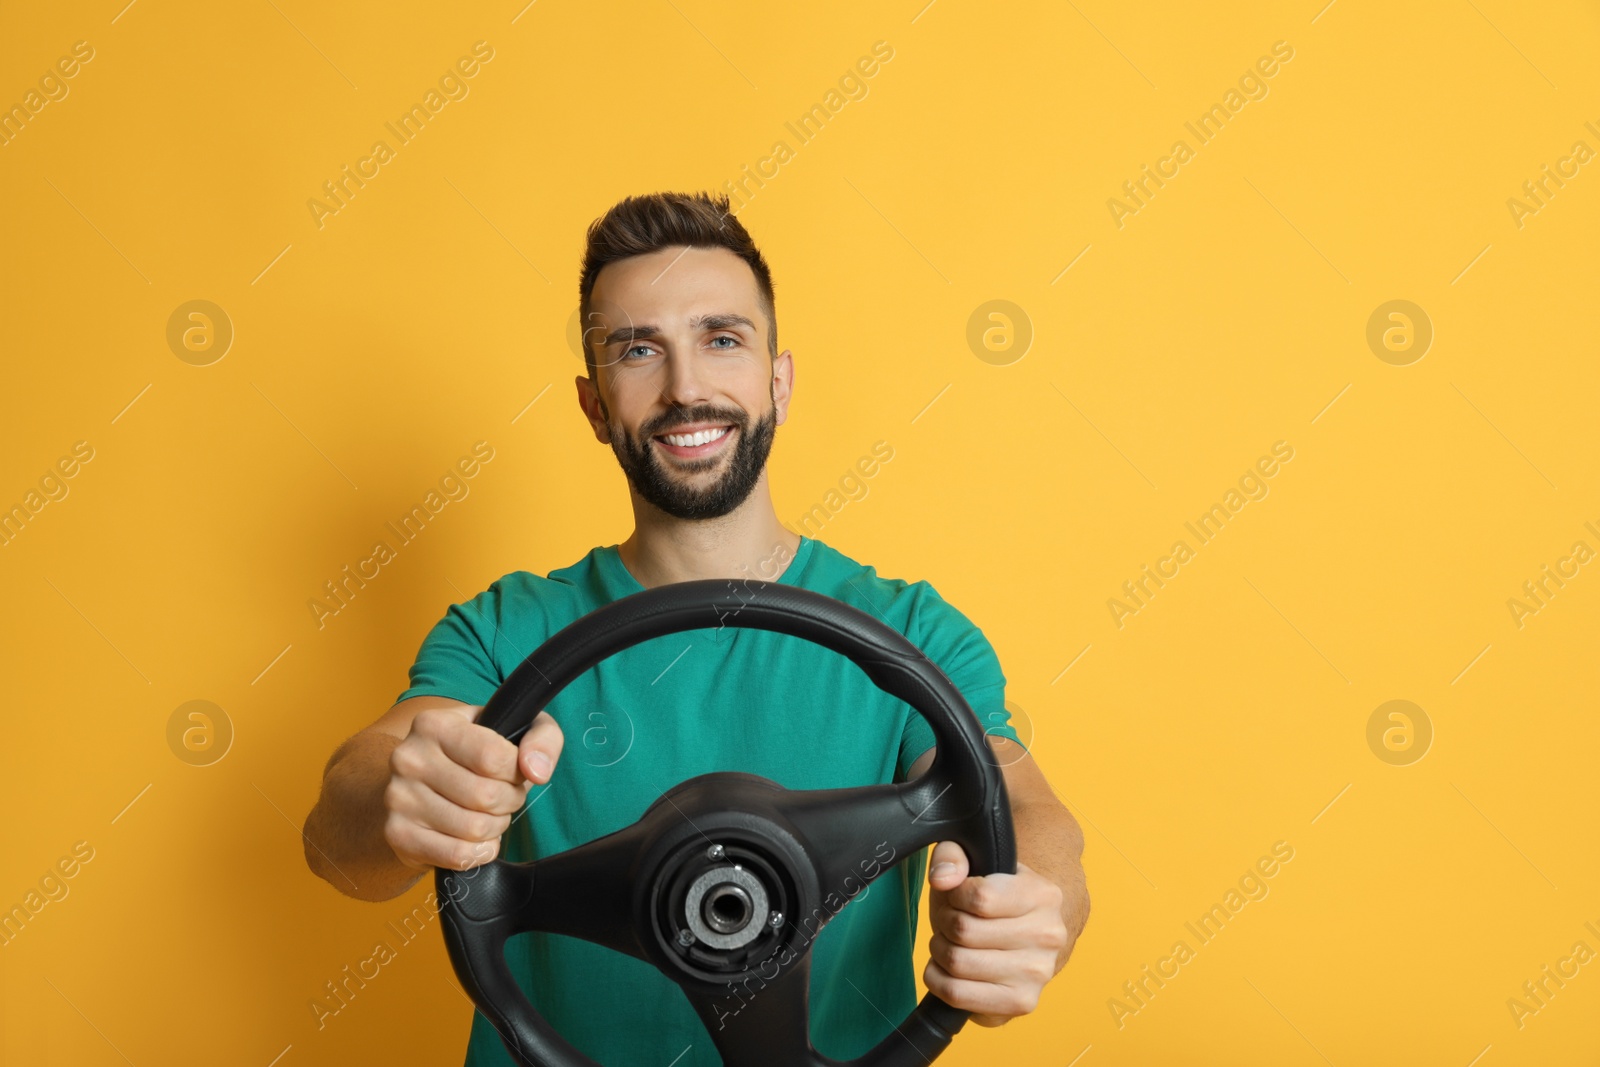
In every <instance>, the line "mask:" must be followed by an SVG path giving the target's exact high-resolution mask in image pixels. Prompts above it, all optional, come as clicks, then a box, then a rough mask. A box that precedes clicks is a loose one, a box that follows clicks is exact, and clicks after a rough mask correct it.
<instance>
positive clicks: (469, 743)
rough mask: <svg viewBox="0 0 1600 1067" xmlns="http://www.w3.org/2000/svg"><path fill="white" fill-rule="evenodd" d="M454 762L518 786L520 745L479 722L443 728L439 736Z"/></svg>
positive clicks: (443, 748)
mask: <svg viewBox="0 0 1600 1067" xmlns="http://www.w3.org/2000/svg"><path fill="white" fill-rule="evenodd" d="M435 738H436V740H437V741H438V742H439V748H440V749H441V750H442V751H443V752H444V754H445V755H446V756H449V757H450V760H451V762H453V763H455V764H457V765H458V766H461V767H465V768H466V769H467V770H469V771H471V772H473V773H474V774H477V775H481V776H483V777H485V778H498V779H500V780H501V781H503V782H510V783H512V784H513V785H515V784H517V746H516V745H514V744H512V743H511V742H510V741H507V740H506V739H505V738H503V737H501V736H500V735H499V734H497V733H495V732H494V731H493V730H491V729H489V728H488V727H487V726H479V725H478V724H477V723H470V722H469V723H463V724H461V725H459V726H455V727H453V728H448V729H441V730H439V731H438V733H437V734H436V735H435Z"/></svg>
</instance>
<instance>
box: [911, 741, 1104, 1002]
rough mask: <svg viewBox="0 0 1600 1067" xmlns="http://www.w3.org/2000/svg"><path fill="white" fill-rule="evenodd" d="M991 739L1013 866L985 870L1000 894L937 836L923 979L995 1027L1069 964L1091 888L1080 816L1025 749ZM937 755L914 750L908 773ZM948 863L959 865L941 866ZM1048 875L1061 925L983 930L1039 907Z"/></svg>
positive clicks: (957, 849)
mask: <svg viewBox="0 0 1600 1067" xmlns="http://www.w3.org/2000/svg"><path fill="white" fill-rule="evenodd" d="M987 740H988V742H989V747H990V751H991V752H993V754H994V757H995V760H996V761H997V762H998V763H999V764H1000V766H1001V774H1002V775H1003V776H1004V778H1005V783H1006V794H1007V797H1008V799H1009V800H1010V804H1011V819H1012V825H1013V827H1014V828H1015V831H1016V840H1017V871H1018V874H1017V875H1010V876H1007V875H990V876H987V877H988V879H990V880H993V881H994V882H995V884H996V885H997V886H998V887H999V888H1000V891H999V892H996V891H995V890H994V889H993V888H990V889H984V888H980V887H981V886H982V885H983V884H984V883H985V880H986V879H985V878H984V877H983V876H973V877H968V876H967V862H966V855H965V853H964V851H963V850H962V849H961V846H960V845H958V844H956V843H955V842H953V841H942V842H940V843H939V844H938V845H937V846H936V847H935V849H934V853H933V856H932V857H931V859H930V869H929V874H928V884H929V900H930V906H929V922H930V924H931V925H932V926H933V927H934V937H933V939H932V941H931V942H930V948H931V950H932V953H931V954H932V959H931V960H930V961H929V968H928V972H927V974H926V976H925V981H926V982H927V984H928V986H929V988H930V989H932V990H933V992H934V993H935V994H936V995H938V996H940V997H942V998H943V999H944V1000H946V1001H947V1002H949V1003H951V1004H953V1005H955V1006H957V1007H963V1006H967V1005H968V1004H970V1005H971V1007H969V1009H968V1010H970V1011H972V1012H973V1013H974V1014H973V1021H975V1022H977V1023H979V1024H980V1025H985V1026H997V1025H1000V1024H1001V1023H1004V1022H1006V1021H1007V1020H1008V1019H1009V1018H1011V1017H1013V1016H1015V1015H1020V1014H1025V1013H1026V1012H1029V1011H1032V1010H1033V1008H1034V1006H1035V1005H1036V1003H1037V999H1038V993H1039V990H1040V989H1042V987H1043V985H1044V983H1045V982H1047V981H1049V980H1050V979H1051V978H1053V977H1054V976H1055V975H1056V974H1057V973H1059V972H1060V970H1061V968H1062V967H1064V966H1065V965H1066V962H1067V960H1068V959H1069V958H1070V957H1071V956H1072V950H1073V947H1074V946H1075V945H1076V944H1077V941H1078V938H1079V936H1080V935H1081V934H1082V933H1083V928H1084V926H1085V924H1087V923H1088V921H1089V890H1088V884H1087V881H1086V880H1085V877H1084V872H1083V863H1082V856H1083V831H1082V829H1081V828H1080V827H1079V826H1078V821H1077V820H1076V819H1074V818H1073V816H1072V813H1071V812H1070V811H1068V810H1067V807H1066V805H1065V804H1063V803H1062V802H1061V801H1060V799H1059V798H1058V797H1057V796H1056V794H1055V790H1054V789H1053V788H1051V786H1050V782H1049V780H1048V779H1046V778H1045V776H1044V772H1043V771H1042V770H1040V769H1039V765H1038V764H1037V763H1035V762H1034V759H1033V756H1032V755H1030V754H1029V753H1028V751H1027V750H1026V749H1024V748H1023V747H1022V746H1021V745H1019V744H1017V743H1016V742H1014V741H1012V740H1010V739H1009V738H1005V737H998V736H994V735H990V736H989V737H988V738H987ZM933 756H934V749H931V748H930V749H929V750H928V751H926V752H924V753H923V754H922V755H921V756H919V757H917V760H916V762H915V763H913V764H912V765H911V769H910V773H909V776H910V777H912V778H916V777H919V776H920V775H922V774H923V773H924V772H925V771H926V770H927V769H928V767H929V766H930V765H931V764H932V763H933ZM947 862H949V863H954V864H955V867H953V868H948V869H945V868H943V867H942V865H943V864H944V863H947ZM1044 882H1048V883H1049V884H1050V885H1051V886H1053V887H1054V888H1055V890H1057V891H1058V892H1059V898H1060V900H1059V905H1058V909H1057V910H1058V914H1056V915H1052V916H1050V918H1051V920H1055V919H1057V918H1059V923H1057V922H1055V921H1050V922H1047V923H1043V924H1038V925H1037V927H1036V929H1035V931H1034V933H1033V934H1032V935H1031V936H1025V937H1022V938H1012V939H1007V938H1006V937H1004V936H1000V935H998V934H991V933H986V932H985V931H984V930H983V929H982V927H983V925H984V924H985V923H988V924H990V925H991V927H992V928H993V929H995V930H999V929H1000V927H1002V926H1003V925H1005V921H1006V919H1008V918H1010V919H1015V918H1017V917H1022V916H1024V915H1026V914H1028V913H1029V912H1030V910H1031V911H1034V912H1036V911H1037V905H1038V904H1039V901H1040V900H1041V895H1040V887H1041V886H1042V884H1043V883H1044ZM936 883H937V884H936ZM974 919H976V920H977V922H974V921H973V920H974ZM1011 925H1012V926H1015V925H1016V924H1015V923H1014V922H1013V923H1012V924H1011ZM1056 942H1060V943H1059V944H1057V943H1056ZM1044 953H1049V955H1048V957H1046V956H1045V955H1044ZM1008 954H1009V958H1007V955H1008ZM1042 959H1047V960H1048V963H1049V973H1048V974H1045V973H1043V970H1042V969H1040V968H1038V967H1037V961H1040V960H1042ZM985 987H987V988H985Z"/></svg>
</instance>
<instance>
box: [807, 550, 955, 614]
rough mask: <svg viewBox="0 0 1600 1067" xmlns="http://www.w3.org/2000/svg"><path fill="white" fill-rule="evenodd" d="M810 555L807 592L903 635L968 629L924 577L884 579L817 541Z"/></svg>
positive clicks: (866, 564) (869, 565) (870, 569)
mask: <svg viewBox="0 0 1600 1067" xmlns="http://www.w3.org/2000/svg"><path fill="white" fill-rule="evenodd" d="M812 551H813V553H814V556H813V558H812V561H811V568H810V572H809V573H808V574H807V575H806V579H807V581H806V587H807V588H809V589H811V590H813V591H814V592H818V593H822V594H824V595H826V596H831V597H833V598H834V599H835V600H842V601H843V602H845V603H846V604H849V605H850V606H851V607H854V608H859V609H860V610H862V611H865V612H867V613H868V614H873V615H876V616H878V617H879V618H880V619H882V620H884V621H885V622H887V623H888V624H889V625H891V626H893V627H895V628H896V629H897V630H899V631H900V632H901V633H903V634H906V635H908V636H910V635H911V634H912V632H913V631H921V630H926V629H929V628H948V627H950V626H951V625H957V626H961V625H965V626H969V627H970V626H972V623H971V621H970V620H968V619H967V617H966V616H965V615H963V614H962V613H961V612H960V611H958V610H956V608H955V607H953V606H952V605H951V604H950V603H949V602H947V601H946V600H945V599H944V597H943V596H941V595H940V594H939V591H938V589H936V588H935V587H934V585H933V583H932V582H930V581H929V580H928V579H926V578H917V579H909V580H908V579H905V578H890V577H886V576H884V575H882V574H880V573H879V572H878V569H877V568H876V567H874V566H873V565H872V564H870V563H862V562H860V561H859V560H856V559H854V558H852V557H850V556H847V555H845V554H844V553H843V552H840V551H839V550H838V549H837V548H834V547H833V546H832V545H830V544H827V543H826V542H823V541H816V542H815V543H814V545H813V548H812Z"/></svg>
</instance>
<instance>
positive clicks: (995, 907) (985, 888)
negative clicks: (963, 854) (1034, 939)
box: [944, 874, 1038, 919]
mask: <svg viewBox="0 0 1600 1067" xmlns="http://www.w3.org/2000/svg"><path fill="white" fill-rule="evenodd" d="M944 900H945V903H946V904H948V905H950V907H952V908H959V909H961V910H962V911H965V912H969V913H971V914H973V915H978V916H982V917H983V918H985V919H1009V918H1014V917H1016V916H1019V915H1026V914H1028V913H1029V912H1030V911H1033V910H1034V909H1035V908H1036V907H1038V901H1037V900H1036V899H1035V898H1034V896H1033V895H1032V894H1030V893H1029V892H1028V885H1027V882H1026V881H1024V880H1021V879H1019V876H1017V875H1015V874H975V875H973V876H971V877H970V878H967V879H966V880H965V881H963V882H961V883H959V884H958V885H956V886H954V887H952V888H951V890H950V891H949V892H948V893H946V894H945V898H944Z"/></svg>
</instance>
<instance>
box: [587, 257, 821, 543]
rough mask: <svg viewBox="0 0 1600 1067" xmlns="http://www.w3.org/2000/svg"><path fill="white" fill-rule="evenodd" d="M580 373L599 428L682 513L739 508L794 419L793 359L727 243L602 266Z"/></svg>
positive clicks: (635, 476) (648, 490) (640, 478)
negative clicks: (591, 372) (780, 349)
mask: <svg viewBox="0 0 1600 1067" xmlns="http://www.w3.org/2000/svg"><path fill="white" fill-rule="evenodd" d="M584 327H585V330H584V335H585V337H586V339H587V340H588V341H589V343H590V347H591V348H592V349H593V351H594V356H595V362H596V380H595V381H594V382H590V381H589V379H588V378H587V377H579V378H578V380H577V381H578V393H579V402H580V403H581V404H582V405H583V408H584V412H585V414H586V415H587V416H588V417H589V421H590V424H591V425H592V426H593V427H594V430H595V437H596V438H597V439H598V440H600V441H607V442H609V443H610V445H611V450H612V452H613V453H614V454H615V455H616V457H617V462H618V464H620V465H621V467H622V470H623V473H624V474H626V475H627V477H628V481H629V482H630V483H631V484H632V485H633V487H634V489H635V490H636V491H637V492H638V493H639V495H640V496H642V497H644V499H645V500H647V501H649V502H650V503H651V504H652V505H654V506H655V507H657V508H659V509H660V510H662V511H664V512H666V513H667V514H669V515H672V516H675V517H677V518H680V519H712V518H718V517H720V516H723V515H726V514H728V513H729V512H731V511H733V510H734V509H735V508H737V507H738V506H739V505H740V504H742V503H744V501H745V500H746V499H747V498H748V497H749V496H750V494H751V492H752V491H753V490H754V489H755V487H756V486H757V485H758V484H759V483H760V482H761V479H762V478H763V476H764V472H765V469H766V462H767V456H768V454H769V453H770V452H771V450H772V440H773V436H774V434H775V433H776V430H777V427H778V426H779V425H780V424H781V423H783V422H784V421H785V420H786V419H787V417H788V406H789V393H790V388H791V385H792V381H793V377H792V376H793V364H792V361H791V357H790V354H789V353H788V352H787V351H786V352H784V353H783V354H782V355H780V356H779V357H778V358H777V360H775V361H774V360H772V359H771V358H770V357H769V356H768V354H767V351H768V350H767V316H766V312H765V311H764V310H763V308H762V305H761V299H760V294H759V291H758V290H757V288H756V280H755V275H754V274H753V273H752V272H751V270H750V267H749V266H748V265H747V264H746V263H745V262H744V261H743V260H742V259H740V258H739V257H738V256H736V255H734V254H733V253H732V252H730V251H728V250H727V249H725V248H684V247H682V246H678V247H673V248H667V249H663V250H661V251H660V252H653V253H651V254H649V255H645V256H633V257H631V258H629V259H624V260H619V261H617V262H615V263H609V264H607V265H606V266H605V267H604V268H603V269H602V270H601V271H600V274H599V276H598V277H597V278H596V279H595V286H594V291H593V292H592V293H591V294H590V317H589V321H588V322H586V323H584Z"/></svg>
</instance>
